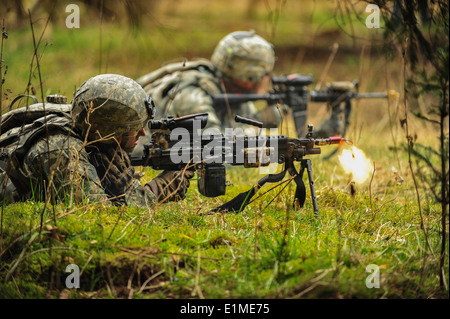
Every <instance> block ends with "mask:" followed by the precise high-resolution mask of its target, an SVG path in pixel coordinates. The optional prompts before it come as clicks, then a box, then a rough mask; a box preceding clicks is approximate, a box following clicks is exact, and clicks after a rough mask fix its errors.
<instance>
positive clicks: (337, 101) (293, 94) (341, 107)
mask: <svg viewBox="0 0 450 319" xmlns="http://www.w3.org/2000/svg"><path fill="white" fill-rule="evenodd" d="M312 82H313V77H312V76H311V75H300V74H291V75H287V76H282V77H275V76H274V77H272V84H273V89H272V90H271V91H270V92H269V93H267V94H252V93H248V94H214V95H213V96H212V99H213V103H214V107H215V109H216V111H218V114H220V112H225V111H224V110H226V108H227V106H229V107H230V108H232V109H233V108H234V109H235V108H238V107H239V105H240V104H241V103H244V102H248V101H258V100H264V101H267V103H268V104H276V103H280V104H286V105H288V106H289V107H290V108H291V109H292V112H293V117H294V122H295V127H296V131H297V136H298V137H301V136H304V134H305V124H306V121H307V105H308V101H310V102H327V103H328V104H329V106H330V107H331V113H332V114H331V116H330V119H331V120H329V121H326V123H323V125H321V127H319V130H318V132H317V131H316V135H317V133H319V134H318V136H319V137H326V136H332V135H336V134H337V135H341V136H345V134H346V132H347V127H348V124H349V118H350V113H351V107H352V104H351V101H352V100H353V99H367V98H387V97H389V96H390V94H392V93H389V94H388V93H386V92H376V93H359V92H358V82H346V81H340V82H332V83H330V84H329V85H328V86H327V87H326V88H325V89H323V90H312V91H308V89H307V85H309V84H311V83H312ZM342 113H344V124H341V122H340V119H339V115H340V114H342ZM328 125H329V126H330V127H325V126H328ZM326 133H328V134H326Z"/></svg>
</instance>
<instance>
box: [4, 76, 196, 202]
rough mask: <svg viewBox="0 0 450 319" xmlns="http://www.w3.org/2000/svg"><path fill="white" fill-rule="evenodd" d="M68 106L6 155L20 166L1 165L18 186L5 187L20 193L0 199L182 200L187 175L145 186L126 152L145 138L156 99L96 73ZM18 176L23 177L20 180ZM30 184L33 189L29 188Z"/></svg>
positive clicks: (168, 174) (169, 174)
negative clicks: (136, 176)
mask: <svg viewBox="0 0 450 319" xmlns="http://www.w3.org/2000/svg"><path fill="white" fill-rule="evenodd" d="M34 108H36V105H35V106H33V105H32V106H30V107H29V109H28V110H27V111H26V112H24V114H26V113H27V112H31V111H32V110H33V109H34ZM68 109H70V112H61V113H59V114H58V115H59V116H54V115H55V114H51V115H50V116H48V118H40V119H38V120H35V121H34V122H33V123H32V124H31V125H34V126H35V127H36V128H40V131H39V129H34V130H30V131H29V132H28V133H29V134H28V133H27V134H25V135H24V136H22V137H21V139H20V140H19V143H18V144H17V148H15V149H14V152H15V153H14V156H10V158H17V157H18V156H19V155H18V154H24V155H22V156H21V157H22V160H23V161H20V160H16V161H15V162H14V163H13V165H10V166H9V167H10V168H11V167H12V168H13V170H14V171H13V172H12V173H11V172H7V171H6V170H5V169H4V167H2V171H3V172H4V173H6V174H7V175H9V176H11V181H10V182H9V184H11V182H13V184H15V185H9V186H16V188H17V190H19V192H20V191H22V194H11V193H14V192H11V187H9V188H8V187H6V186H5V187H2V189H3V190H4V189H9V194H8V193H7V194H6V195H13V196H5V194H4V192H2V194H1V196H0V200H3V199H5V198H6V197H8V198H9V202H11V201H14V200H24V199H25V200H26V199H30V198H32V197H33V198H34V199H38V200H42V199H45V198H48V196H50V195H49V194H48V191H49V190H51V191H54V192H56V194H54V195H56V198H57V199H59V200H67V198H68V197H69V198H72V199H74V200H75V201H76V202H86V201H87V202H90V201H103V202H105V203H111V202H112V203H114V204H118V205H129V206H137V207H144V208H145V207H149V206H150V205H151V204H152V203H154V202H156V201H170V200H179V199H183V198H184V197H185V192H186V191H187V188H188V187H189V178H190V177H192V176H184V175H183V174H181V172H174V171H164V172H162V173H161V174H159V175H158V176H157V177H156V178H155V179H153V180H152V181H151V182H150V183H147V184H146V185H144V186H143V185H142V184H141V183H140V180H139V179H137V178H135V175H134V169H133V167H132V166H131V164H130V159H129V156H128V153H129V152H131V151H133V149H134V147H135V146H136V145H137V141H138V140H139V138H140V137H141V136H143V135H145V130H144V126H145V125H146V124H147V122H148V121H149V120H150V119H152V118H153V117H154V111H155V105H154V103H153V101H152V100H151V98H150V97H148V95H147V94H146V93H145V92H144V90H143V89H142V87H141V86H140V85H139V84H137V83H136V82H135V81H133V80H132V79H129V78H127V77H124V76H121V75H115V74H102V75H98V76H95V77H93V78H91V79H89V80H88V81H86V82H85V83H84V84H83V85H81V86H80V88H78V90H76V92H75V93H74V98H73V101H72V105H71V107H70V108H68ZM6 118H8V116H6ZM39 123H45V125H41V126H39V125H38V124H39ZM2 124H3V123H2ZM5 134H8V133H5ZM2 138H3V136H2ZM0 140H2V139H0ZM19 162H22V163H23V164H20V163H19ZM17 171H20V172H21V174H20V175H21V178H17V175H18V174H16V173H17ZM4 175H5V174H3V175H2V176H3V179H2V181H1V182H2V184H3V185H4V184H5V178H4ZM13 177H14V178H13ZM30 183H31V185H33V186H31V187H30V186H28V188H27V184H28V185H30ZM48 185H50V187H48ZM13 189H14V187H13ZM24 193H28V194H24ZM12 199H14V200H12Z"/></svg>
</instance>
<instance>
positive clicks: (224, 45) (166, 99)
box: [133, 31, 287, 155]
mask: <svg viewBox="0 0 450 319" xmlns="http://www.w3.org/2000/svg"><path fill="white" fill-rule="evenodd" d="M274 64H275V52H274V49H273V46H272V44H270V43H269V42H267V41H266V40H264V39H263V38H262V37H260V36H259V35H257V34H255V32H254V31H249V32H247V31H236V32H232V33H230V34H228V35H227V36H225V37H224V38H223V39H222V40H221V41H220V42H219V44H218V45H217V47H216V48H215V50H214V52H213V54H212V57H211V60H207V59H197V60H193V61H189V62H186V61H182V62H178V63H171V64H168V65H166V66H164V67H162V68H160V69H158V70H156V71H153V72H151V73H149V74H147V75H145V76H143V77H141V78H139V79H138V80H137V82H138V83H139V84H141V85H142V87H143V88H144V90H145V91H146V93H147V94H149V95H150V96H151V97H152V98H153V100H154V101H155V103H156V105H158V109H157V112H156V117H157V118H162V117H167V116H175V117H178V116H183V115H188V114H194V113H204V112H206V113H208V115H209V117H208V123H207V126H206V128H215V129H217V130H219V131H220V132H223V131H224V129H225V128H237V127H240V128H242V129H243V130H244V131H245V133H246V134H249V135H252V134H254V133H255V131H254V129H253V128H252V127H249V126H248V125H245V124H241V123H236V122H235V121H234V117H235V115H240V116H243V117H246V118H250V119H254V120H257V121H260V122H263V123H264V126H265V127H277V126H278V125H279V124H280V123H281V120H282V114H283V113H286V112H287V107H286V106H282V108H281V111H280V110H279V109H278V108H277V107H276V106H275V105H271V106H268V107H267V108H265V109H264V110H262V111H259V110H257V108H256V107H255V105H254V103H253V102H246V103H242V104H241V105H240V107H239V108H238V109H230V108H228V109H227V108H222V109H218V108H216V107H214V105H213V100H212V98H211V95H213V94H218V93H260V92H261V91H262V90H264V89H265V86H267V84H268V82H269V80H270V74H271V72H272V70H273V67H274ZM147 136H150V134H147ZM146 142H148V139H147V138H143V139H141V140H140V142H139V145H138V146H137V147H136V149H135V152H134V153H133V155H142V154H140V152H141V151H142V144H143V143H146Z"/></svg>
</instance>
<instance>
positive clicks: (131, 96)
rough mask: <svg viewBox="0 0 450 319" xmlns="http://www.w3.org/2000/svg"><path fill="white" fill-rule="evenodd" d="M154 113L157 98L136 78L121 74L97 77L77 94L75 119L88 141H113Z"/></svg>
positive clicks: (74, 108)
mask: <svg viewBox="0 0 450 319" xmlns="http://www.w3.org/2000/svg"><path fill="white" fill-rule="evenodd" d="M153 116H154V104H153V101H152V100H151V98H150V97H149V96H147V94H146V93H145V91H144V90H143V89H142V87H141V86H140V85H139V84H138V83H136V82H135V81H134V80H132V79H130V78H127V77H125V76H122V75H117V74H101V75H97V76H94V77H92V78H90V79H89V80H87V81H86V82H85V83H84V84H82V85H81V86H80V87H79V88H78V89H77V90H76V91H75V93H74V98H73V101H72V119H73V121H74V124H75V126H76V127H77V128H78V129H80V130H81V133H82V134H83V136H86V134H87V135H88V140H91V141H93V140H98V139H103V138H105V140H104V142H105V143H112V142H113V141H114V139H113V137H114V138H116V139H117V138H118V137H119V136H121V135H122V134H124V133H127V132H130V131H139V130H141V129H142V128H143V127H144V126H145V125H146V124H147V122H148V120H150V119H151V118H153Z"/></svg>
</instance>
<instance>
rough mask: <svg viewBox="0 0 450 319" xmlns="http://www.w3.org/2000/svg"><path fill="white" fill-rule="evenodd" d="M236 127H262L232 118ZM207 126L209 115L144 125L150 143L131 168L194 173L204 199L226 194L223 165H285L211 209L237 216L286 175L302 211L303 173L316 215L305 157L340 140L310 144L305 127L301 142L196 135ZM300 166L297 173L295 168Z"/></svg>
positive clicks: (310, 130)
mask: <svg viewBox="0 0 450 319" xmlns="http://www.w3.org/2000/svg"><path fill="white" fill-rule="evenodd" d="M235 120H236V121H238V122H239V121H240V122H243V123H247V124H251V125H257V126H260V127H261V126H262V123H261V122H257V121H252V120H249V119H245V118H242V117H239V116H237V117H236V118H235ZM207 121H208V113H200V114H193V115H188V116H184V117H181V118H166V119H161V120H153V121H150V122H149V128H150V130H152V131H153V133H152V139H151V142H150V143H147V144H145V145H144V155H143V156H142V157H131V164H132V165H133V166H149V167H152V168H153V169H156V170H185V169H188V170H196V171H197V175H198V190H199V192H200V193H201V194H202V195H204V196H207V197H216V196H220V195H224V194H225V191H226V179H225V176H226V168H225V165H224V164H229V165H232V166H235V165H242V166H244V167H247V168H249V167H261V166H267V165H269V164H270V163H279V164H283V163H284V164H285V165H284V170H283V171H282V172H280V173H278V174H268V175H266V176H265V177H263V178H262V179H261V180H260V181H258V183H257V185H256V186H254V187H252V188H251V189H250V190H249V191H247V192H244V193H241V194H239V195H238V196H237V197H235V198H234V199H232V200H231V201H229V202H227V203H225V204H224V205H222V206H220V207H218V208H216V209H214V210H213V211H214V212H219V211H229V212H231V211H240V210H242V209H243V208H244V207H245V206H246V205H247V204H248V203H249V201H250V199H251V197H252V196H253V195H254V194H256V192H257V191H258V190H259V189H260V188H261V187H262V186H263V185H264V184H265V183H267V182H269V183H274V182H279V181H281V180H282V179H283V178H284V176H285V174H286V172H289V174H290V175H291V176H292V178H293V179H294V181H295V182H296V184H297V190H296V193H295V198H294V207H296V208H299V207H300V208H301V207H303V204H304V202H305V198H306V188H305V185H304V183H303V174H304V171H305V169H306V171H307V173H308V179H309V186H310V190H311V196H312V203H313V207H314V213H315V214H316V215H318V212H319V209H318V205H317V200H316V195H315V189H314V183H313V177H312V168H311V161H310V160H309V159H305V158H304V156H306V155H310V154H320V153H321V149H320V148H319V147H317V146H322V145H331V144H339V143H342V142H344V140H345V139H343V138H341V137H330V138H324V139H314V138H313V127H312V125H309V126H308V133H307V134H306V137H305V138H302V139H297V138H289V137H287V136H284V135H273V136H261V135H259V136H244V135H233V134H228V132H225V136H224V135H222V134H221V133H220V132H216V133H215V134H205V133H204V132H201V130H202V129H203V128H204V127H205V125H206V124H207ZM295 162H300V163H301V164H300V171H299V172H297V170H296V168H295V166H294V163H295Z"/></svg>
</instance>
